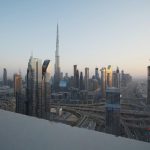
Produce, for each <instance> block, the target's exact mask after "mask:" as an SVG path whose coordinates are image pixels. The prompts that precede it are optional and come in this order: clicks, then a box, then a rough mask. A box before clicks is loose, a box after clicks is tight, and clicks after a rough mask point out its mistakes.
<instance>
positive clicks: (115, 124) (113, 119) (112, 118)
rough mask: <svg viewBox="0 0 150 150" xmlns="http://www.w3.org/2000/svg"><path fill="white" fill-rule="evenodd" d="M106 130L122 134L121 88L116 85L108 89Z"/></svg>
mask: <svg viewBox="0 0 150 150" xmlns="http://www.w3.org/2000/svg"><path fill="white" fill-rule="evenodd" d="M105 108H106V132H107V133H111V134H115V135H119V134H120V90H119V89H118V88H115V87H108V88H107V89H106V105H105Z"/></svg>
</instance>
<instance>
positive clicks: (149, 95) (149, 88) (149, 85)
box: [146, 66, 150, 105]
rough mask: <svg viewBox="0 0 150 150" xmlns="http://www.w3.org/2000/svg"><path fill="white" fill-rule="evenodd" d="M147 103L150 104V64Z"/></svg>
mask: <svg viewBox="0 0 150 150" xmlns="http://www.w3.org/2000/svg"><path fill="white" fill-rule="evenodd" d="M147 72H148V74H147V75H148V77H147V102H146V103H147V104H148V105H150V66H148V67H147Z"/></svg>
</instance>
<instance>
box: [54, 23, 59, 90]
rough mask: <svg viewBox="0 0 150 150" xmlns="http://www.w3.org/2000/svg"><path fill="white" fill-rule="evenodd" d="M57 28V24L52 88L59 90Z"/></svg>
mask: <svg viewBox="0 0 150 150" xmlns="http://www.w3.org/2000/svg"><path fill="white" fill-rule="evenodd" d="M59 63H60V62H59V30H58V24H57V36H56V51H55V72H54V89H55V90H56V91H58V90H59V82H60V66H59Z"/></svg>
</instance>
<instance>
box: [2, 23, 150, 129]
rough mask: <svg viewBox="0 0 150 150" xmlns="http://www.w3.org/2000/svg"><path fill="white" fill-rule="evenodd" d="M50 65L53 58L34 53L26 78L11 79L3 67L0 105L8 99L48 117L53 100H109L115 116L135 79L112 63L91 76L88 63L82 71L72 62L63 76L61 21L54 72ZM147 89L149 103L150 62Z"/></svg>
mask: <svg viewBox="0 0 150 150" xmlns="http://www.w3.org/2000/svg"><path fill="white" fill-rule="evenodd" d="M48 66H50V60H45V61H44V62H43V63H42V60H41V59H39V58H33V56H31V57H30V59H29V62H28V68H27V74H26V77H25V81H23V79H22V75H21V73H16V74H14V77H13V81H10V80H8V79H7V69H6V68H4V69H3V81H2V82H0V85H1V89H0V102H1V103H0V107H2V105H3V106H4V107H5V108H4V109H7V106H6V105H5V104H4V103H3V102H2V101H5V100H6V101H7V103H6V104H8V103H9V104H8V106H10V105H13V109H14V110H15V111H16V112H17V113H22V114H27V115H31V116H36V117H39V118H45V119H49V118H50V105H51V103H55V104H60V103H65V104H68V103H71V104H87V103H96V102H100V101H106V103H107V105H106V112H107V115H106V116H110V115H112V117H113V113H116V114H119V111H120V107H119V104H120V98H119V96H118V95H119V94H120V89H124V88H125V87H127V85H128V83H130V82H131V81H132V76H131V75H130V74H128V73H125V72H124V71H123V70H122V71H120V70H119V67H117V68H116V70H113V68H112V66H111V65H108V66H107V67H96V68H95V74H94V75H92V77H90V69H89V68H88V67H85V69H84V70H82V71H80V70H79V69H78V66H77V65H73V76H69V75H68V73H65V75H64V76H63V73H62V72H61V69H60V56H59V29H58V25H57V35H56V51H55V66H54V76H51V75H50V74H49V73H48V71H47V68H48ZM7 88H9V90H10V89H11V90H13V94H11V95H9V94H8V93H9V92H6V90H5V89H7ZM147 89H148V90H147V91H148V92H147V95H148V96H147V104H150V66H148V88H147ZM9 90H8V91H9ZM117 91H119V92H117ZM12 97H13V98H12ZM14 97H15V100H16V103H15V105H14ZM116 97H117V101H115V103H114V100H113V99H115V98H116ZM8 99H9V100H8ZM10 99H13V100H12V101H11V100H10ZM116 102H117V103H116ZM14 106H15V107H14ZM8 109H9V108H8ZM14 110H13V111H14ZM118 117H119V116H118ZM106 120H107V119H106ZM118 120H119V119H118ZM118 120H116V122H112V124H117V122H118ZM109 122H111V120H109V119H108V120H107V122H106V124H107V123H108V124H109ZM109 125H110V124H109ZM106 126H107V125H106ZM113 127H114V125H113ZM109 129H110V127H109ZM115 130H117V128H115V129H112V132H116V131H115ZM108 132H110V131H108Z"/></svg>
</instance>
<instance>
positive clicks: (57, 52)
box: [56, 23, 59, 56]
mask: <svg viewBox="0 0 150 150" xmlns="http://www.w3.org/2000/svg"><path fill="white" fill-rule="evenodd" d="M56 56H59V29H58V23H57V36H56Z"/></svg>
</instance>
